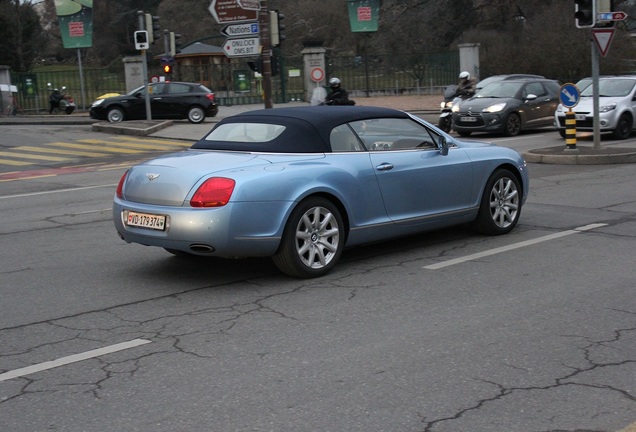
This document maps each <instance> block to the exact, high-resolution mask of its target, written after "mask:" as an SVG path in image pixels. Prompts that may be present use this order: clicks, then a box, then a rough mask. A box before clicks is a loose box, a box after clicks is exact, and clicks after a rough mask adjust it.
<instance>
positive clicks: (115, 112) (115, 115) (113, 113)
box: [106, 107, 125, 123]
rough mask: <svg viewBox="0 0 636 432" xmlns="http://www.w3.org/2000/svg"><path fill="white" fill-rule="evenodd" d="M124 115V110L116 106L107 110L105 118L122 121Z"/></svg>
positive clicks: (113, 121)
mask: <svg viewBox="0 0 636 432" xmlns="http://www.w3.org/2000/svg"><path fill="white" fill-rule="evenodd" d="M124 117H125V115H124V111H123V110H122V109H121V108H118V107H114V108H110V109H109V110H108V113H107V114H106V118H107V119H108V121H109V122H111V123H119V122H122V121H124Z"/></svg>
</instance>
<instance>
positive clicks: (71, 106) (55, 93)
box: [48, 83, 75, 114]
mask: <svg viewBox="0 0 636 432" xmlns="http://www.w3.org/2000/svg"><path fill="white" fill-rule="evenodd" d="M48 89H49V91H51V90H52V94H51V96H50V97H49V100H51V99H53V100H54V101H56V105H55V107H54V109H55V110H56V111H62V112H64V113H66V114H71V113H72V112H73V111H75V100H74V99H73V98H72V97H71V96H68V95H67V94H66V86H64V87H62V91H61V92H60V91H59V90H57V89H53V88H52V86H51V83H48Z"/></svg>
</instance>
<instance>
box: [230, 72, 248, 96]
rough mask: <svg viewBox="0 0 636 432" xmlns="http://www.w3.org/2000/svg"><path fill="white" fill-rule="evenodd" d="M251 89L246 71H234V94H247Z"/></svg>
mask: <svg viewBox="0 0 636 432" xmlns="http://www.w3.org/2000/svg"><path fill="white" fill-rule="evenodd" d="M250 89H251V85H250V75H249V72H248V71H244V70H235V71H234V91H235V92H249V91H250Z"/></svg>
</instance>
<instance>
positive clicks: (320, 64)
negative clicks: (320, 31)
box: [301, 42, 327, 101]
mask: <svg viewBox="0 0 636 432" xmlns="http://www.w3.org/2000/svg"><path fill="white" fill-rule="evenodd" d="M325 52H326V50H325V48H323V46H322V43H321V42H320V43H318V42H315V43H314V42H312V43H305V48H304V49H303V50H302V51H301V54H302V55H303V60H304V66H305V67H304V70H305V77H304V85H305V100H306V101H310V100H311V96H312V94H313V92H314V89H315V88H316V87H324V86H325V85H326V83H327V81H326V80H327V72H326V71H327V69H326V67H325V66H326V64H325Z"/></svg>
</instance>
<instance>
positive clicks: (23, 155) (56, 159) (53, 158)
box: [0, 151, 70, 162]
mask: <svg viewBox="0 0 636 432" xmlns="http://www.w3.org/2000/svg"><path fill="white" fill-rule="evenodd" d="M0 156H4V157H14V158H18V159H39V160H45V161H51V162H64V161H67V160H70V159H69V158H66V157H61V156H46V155H34V154H27V153H12V152H8V151H0Z"/></svg>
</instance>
